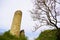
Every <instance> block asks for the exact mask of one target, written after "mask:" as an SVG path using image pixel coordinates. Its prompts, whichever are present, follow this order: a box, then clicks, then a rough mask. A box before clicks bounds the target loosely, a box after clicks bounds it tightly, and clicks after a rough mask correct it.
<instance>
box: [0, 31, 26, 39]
mask: <svg viewBox="0 0 60 40" xmlns="http://www.w3.org/2000/svg"><path fill="white" fill-rule="evenodd" d="M0 40H27V37H25V36H20V37H19V38H17V37H15V36H12V35H11V34H9V31H7V32H5V33H4V34H3V35H0Z"/></svg>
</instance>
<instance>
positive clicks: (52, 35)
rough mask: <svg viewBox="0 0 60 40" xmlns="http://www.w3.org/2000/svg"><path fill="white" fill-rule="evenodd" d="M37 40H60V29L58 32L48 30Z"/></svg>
mask: <svg viewBox="0 0 60 40" xmlns="http://www.w3.org/2000/svg"><path fill="white" fill-rule="evenodd" d="M58 31H59V32H58ZM36 40H60V28H59V29H58V30H57V29H54V30H46V31H44V32H42V33H41V34H40V35H39V36H38V38H37V39H36Z"/></svg>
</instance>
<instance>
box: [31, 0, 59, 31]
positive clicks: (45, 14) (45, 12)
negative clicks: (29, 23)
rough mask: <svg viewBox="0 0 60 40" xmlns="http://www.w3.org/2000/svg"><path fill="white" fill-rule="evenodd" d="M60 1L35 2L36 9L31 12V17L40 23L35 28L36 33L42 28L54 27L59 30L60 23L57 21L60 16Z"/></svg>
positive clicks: (38, 0)
mask: <svg viewBox="0 0 60 40" xmlns="http://www.w3.org/2000/svg"><path fill="white" fill-rule="evenodd" d="M59 4H60V3H59V1H58V0H35V1H34V8H33V10H32V11H30V12H31V17H32V18H33V20H34V21H35V22H36V21H37V22H38V23H39V24H38V23H36V25H35V26H34V28H35V31H36V30H37V29H38V28H39V27H41V26H46V25H49V26H52V27H55V28H56V29H58V26H57V23H60V21H58V20H57V16H60V11H59V10H58V7H57V5H59Z"/></svg>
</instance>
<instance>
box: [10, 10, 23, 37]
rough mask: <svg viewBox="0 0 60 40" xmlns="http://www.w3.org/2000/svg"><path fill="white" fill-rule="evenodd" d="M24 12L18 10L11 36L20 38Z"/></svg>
mask: <svg viewBox="0 0 60 40" xmlns="http://www.w3.org/2000/svg"><path fill="white" fill-rule="evenodd" d="M21 19H22V12H21V11H20V10H17V11H16V12H15V14H14V17H13V21H12V25H11V30H10V34H12V35H15V36H17V37H18V36H19V34H20V26H21Z"/></svg>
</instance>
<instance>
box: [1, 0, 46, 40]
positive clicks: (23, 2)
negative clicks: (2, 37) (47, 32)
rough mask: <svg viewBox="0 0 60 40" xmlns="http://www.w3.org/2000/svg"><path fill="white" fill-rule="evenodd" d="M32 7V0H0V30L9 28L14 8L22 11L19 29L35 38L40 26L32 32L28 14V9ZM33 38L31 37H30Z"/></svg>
mask: <svg viewBox="0 0 60 40" xmlns="http://www.w3.org/2000/svg"><path fill="white" fill-rule="evenodd" d="M32 8H33V4H32V0H0V32H2V31H5V30H9V29H10V28H11V23H12V20H13V16H14V12H15V11H16V10H21V11H22V14H23V15H22V23H21V30H22V29H24V30H25V34H26V36H28V37H31V38H35V37H37V36H38V34H40V32H41V31H42V30H43V29H47V28H46V27H44V28H43V27H42V28H40V29H39V30H37V31H36V32H32V29H33V26H34V23H33V21H32V18H31V16H30V12H29V10H31V9H32ZM32 40H33V39H32Z"/></svg>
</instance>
